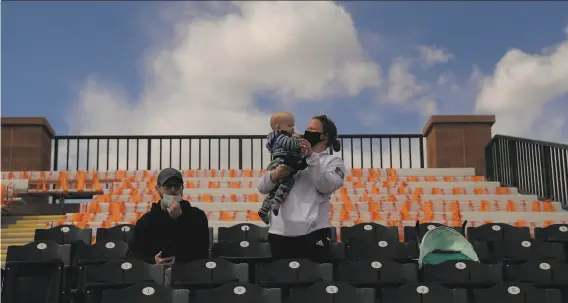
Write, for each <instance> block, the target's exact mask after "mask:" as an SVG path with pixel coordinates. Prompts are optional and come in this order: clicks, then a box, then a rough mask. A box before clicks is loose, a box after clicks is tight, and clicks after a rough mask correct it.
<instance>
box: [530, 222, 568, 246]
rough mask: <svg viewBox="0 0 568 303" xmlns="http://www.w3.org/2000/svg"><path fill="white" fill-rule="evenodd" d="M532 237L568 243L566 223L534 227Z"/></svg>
mask: <svg viewBox="0 0 568 303" xmlns="http://www.w3.org/2000/svg"><path fill="white" fill-rule="evenodd" d="M534 238H535V239H536V240H539V241H545V242H561V243H568V224H551V225H549V226H547V227H536V228H535V229H534Z"/></svg>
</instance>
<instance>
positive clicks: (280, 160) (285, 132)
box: [258, 112, 302, 224]
mask: <svg viewBox="0 0 568 303" xmlns="http://www.w3.org/2000/svg"><path fill="white" fill-rule="evenodd" d="M270 127H271V128H272V132H271V133H270V134H268V137H267V138H266V140H267V141H268V142H267V143H266V148H267V149H268V151H269V152H270V154H271V162H270V164H269V165H268V170H269V171H271V170H274V169H275V168H276V167H278V166H279V165H282V164H284V159H285V158H286V157H288V158H290V156H292V157H293V158H297V159H298V160H301V158H302V151H301V150H300V141H299V140H298V138H299V137H300V136H299V135H298V134H297V133H295V132H294V116H292V114H290V113H286V112H280V113H275V114H273V115H272V117H271V118H270ZM291 169H292V172H291V173H290V175H288V176H287V177H286V178H283V179H282V180H280V181H279V182H278V184H277V186H276V187H275V188H274V189H273V190H272V191H271V192H270V193H269V194H268V196H266V198H265V199H264V201H262V206H261V207H260V210H259V211H258V215H259V216H260V218H261V219H262V221H263V222H264V223H266V224H269V218H270V211H271V210H272V212H273V213H274V215H276V216H277V215H278V212H279V210H280V204H282V202H284V200H286V197H287V196H288V194H289V193H290V190H291V189H292V186H293V185H294V177H293V176H294V174H295V173H296V172H297V170H296V169H294V167H292V168H291Z"/></svg>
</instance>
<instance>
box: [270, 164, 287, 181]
mask: <svg viewBox="0 0 568 303" xmlns="http://www.w3.org/2000/svg"><path fill="white" fill-rule="evenodd" d="M290 172H291V168H290V167H288V166H287V165H280V166H278V167H277V168H275V169H274V170H273V171H271V172H270V181H272V182H273V183H276V182H278V181H279V180H280V179H282V178H285V177H287V176H288V175H289V174H290Z"/></svg>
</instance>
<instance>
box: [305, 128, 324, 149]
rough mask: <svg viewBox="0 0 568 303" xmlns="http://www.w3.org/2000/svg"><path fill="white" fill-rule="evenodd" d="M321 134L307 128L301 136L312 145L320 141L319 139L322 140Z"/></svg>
mask: <svg viewBox="0 0 568 303" xmlns="http://www.w3.org/2000/svg"><path fill="white" fill-rule="evenodd" d="M321 135H323V134H322V133H316V132H311V131H309V130H307V131H305V132H304V136H303V138H304V139H306V140H308V142H310V144H311V145H312V147H313V146H314V145H316V144H318V143H320V142H321V141H323V140H324V139H322V138H321Z"/></svg>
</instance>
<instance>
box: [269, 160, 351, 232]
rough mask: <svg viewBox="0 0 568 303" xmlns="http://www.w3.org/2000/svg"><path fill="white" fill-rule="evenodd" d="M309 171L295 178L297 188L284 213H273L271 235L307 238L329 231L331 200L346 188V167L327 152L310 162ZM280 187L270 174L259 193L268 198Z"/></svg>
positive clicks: (308, 161)
mask: <svg viewBox="0 0 568 303" xmlns="http://www.w3.org/2000/svg"><path fill="white" fill-rule="evenodd" d="M306 163H307V164H308V168H306V169H304V170H302V171H299V172H298V173H297V174H296V175H295V176H294V180H295V183H294V186H293V187H292V190H291V191H290V194H289V195H288V197H287V198H286V200H285V201H284V203H282V206H281V207H280V213H279V214H278V216H275V215H274V214H273V213H270V229H269V233H272V234H276V235H282V236H303V235H307V234H309V233H311V232H313V231H315V230H318V229H322V228H326V227H329V220H330V202H329V200H330V197H331V194H332V193H333V192H335V191H336V190H338V189H340V188H341V187H342V186H343V183H344V178H345V165H344V164H343V160H341V158H339V157H338V156H334V155H330V154H329V152H328V151H327V150H326V151H324V152H321V153H312V155H311V156H310V157H308V158H306ZM275 186H276V184H275V183H274V182H272V180H270V172H267V173H266V174H264V175H263V176H262V177H261V178H260V182H259V184H258V191H259V192H260V193H261V194H268V193H269V192H270V191H271V190H272V189H274V187H275Z"/></svg>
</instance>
